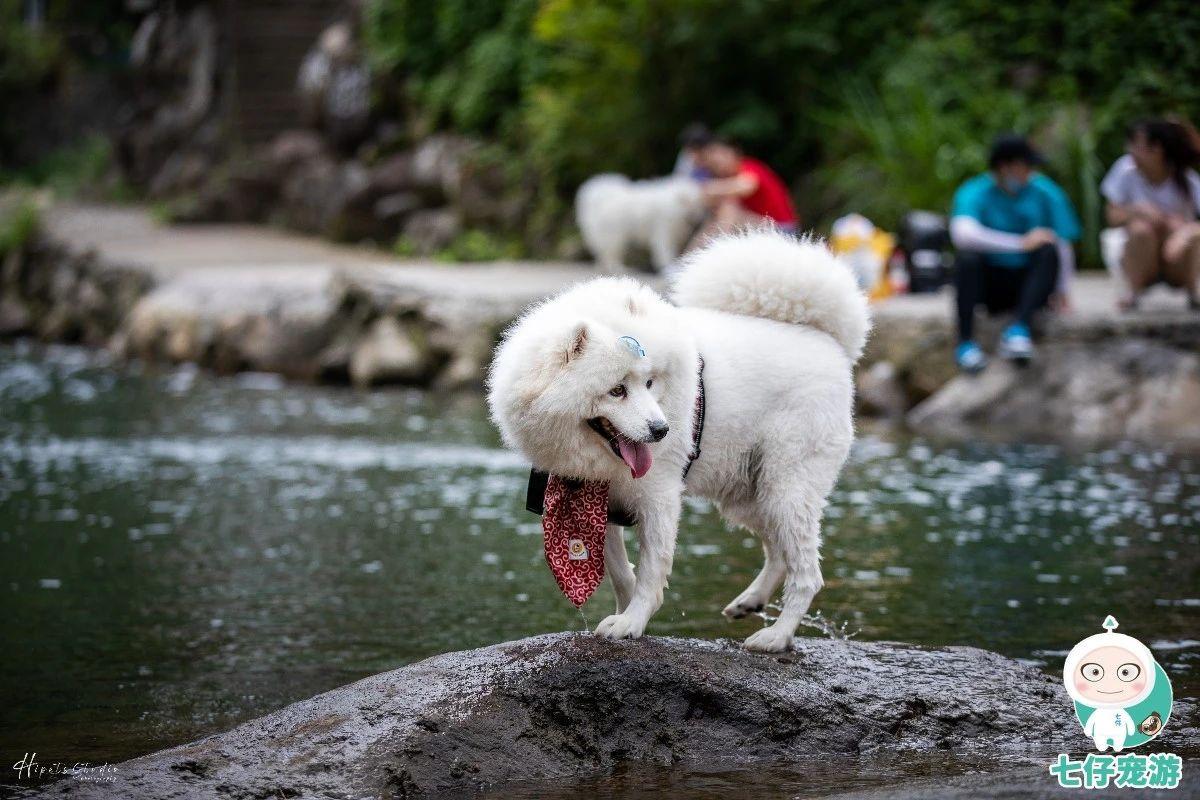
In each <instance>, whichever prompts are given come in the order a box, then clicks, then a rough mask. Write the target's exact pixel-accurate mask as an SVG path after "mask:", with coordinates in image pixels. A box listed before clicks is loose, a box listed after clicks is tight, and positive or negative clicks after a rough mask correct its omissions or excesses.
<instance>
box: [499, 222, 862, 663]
mask: <svg viewBox="0 0 1200 800" xmlns="http://www.w3.org/2000/svg"><path fill="white" fill-rule="evenodd" d="M674 296H675V300H676V302H677V303H678V307H677V306H675V305H671V304H670V303H668V302H666V301H665V300H663V299H662V298H661V297H659V296H658V295H657V294H656V293H655V292H653V291H652V290H651V289H649V288H647V287H645V286H643V285H641V284H639V283H637V282H636V281H634V280H632V279H629V278H598V279H595V280H592V281H589V282H587V283H583V284H580V285H578V286H576V287H574V288H572V289H569V290H568V291H566V292H564V293H563V294H560V295H558V296H557V297H554V298H551V299H550V300H548V301H546V302H544V303H542V304H540V305H538V306H535V307H534V308H532V309H530V310H529V311H528V312H527V313H526V314H525V315H524V316H523V317H522V318H521V319H520V320H519V321H518V322H517V323H516V324H514V325H513V327H512V328H510V329H509V330H508V332H507V333H506V334H505V337H504V339H503V341H502V342H501V344H500V345H499V347H498V348H497V352H496V357H495V360H494V361H493V364H492V371H491V375H490V379H489V384H490V389H489V394H488V403H489V405H490V408H491V412H492V417H493V419H494V420H495V421H496V423H497V425H498V426H499V428H500V430H501V432H502V433H503V435H504V438H505V441H506V442H508V443H509V444H510V445H511V446H513V447H515V448H517V449H518V450H520V451H521V452H522V453H524V454H525V455H526V456H527V457H528V458H529V459H530V460H531V461H532V462H533V464H534V466H536V467H538V468H539V469H542V470H545V471H547V472H550V473H553V474H555V475H559V476H562V477H572V478H578V479H583V480H589V481H604V482H607V483H608V484H609V492H610V493H609V500H610V503H611V504H614V505H617V506H620V507H622V508H623V509H625V510H627V511H629V512H632V514H633V517H634V518H635V519H636V520H637V526H636V531H637V536H638V540H639V542H640V557H639V564H638V569H637V574H636V577H635V574H634V571H633V569H632V567H631V566H630V564H629V561H628V557H627V556H626V552H625V544H624V541H623V539H622V537H621V529H620V528H618V527H616V526H613V525H609V527H608V530H607V534H606V539H605V552H604V556H605V558H604V562H605V571H606V573H607V576H608V577H610V578H611V579H612V581H613V586H614V588H615V590H616V596H617V613H616V614H614V615H612V616H610V617H608V618H607V619H605V620H604V621H602V622H601V623H600V624H599V626H598V627H597V628H596V632H597V633H598V634H600V635H602V636H607V637H611V638H624V637H637V636H640V635H641V634H642V632H643V631H644V630H645V628H646V624H647V622H648V621H649V619H650V617H651V615H652V614H654V613H655V611H657V610H658V608H659V606H660V605H661V604H662V599H663V589H664V588H665V587H666V584H667V578H668V577H669V575H670V573H671V564H672V558H673V554H674V551H675V538H676V533H677V529H678V525H679V516H680V507H681V498H682V495H683V493H684V492H685V491H687V492H690V493H693V494H697V495H700V496H703V497H707V498H710V499H712V500H713V501H715V502H716V504H717V505H718V506H719V508H720V510H721V513H722V515H723V516H724V517H725V518H726V519H727V520H729V521H731V522H734V523H736V524H739V525H742V526H745V527H746V528H749V529H750V530H752V531H754V532H755V533H756V534H757V535H758V536H759V537H760V538H761V539H762V544H763V551H764V554H765V557H766V559H765V563H764V565H763V568H762V571H761V572H760V573H759V574H758V577H756V578H755V579H754V580H753V581H752V582H751V583H750V585H749V586H748V587H747V588H746V590H745V591H744V592H742V593H741V594H740V595H738V596H737V597H736V598H734V599H733V601H732V602H731V603H730V604H729V605H728V606H726V608H725V611H724V613H725V614H726V615H727V616H730V617H740V616H744V615H746V614H748V613H750V612H752V611H756V610H758V609H761V608H762V607H763V606H764V605H766V603H767V602H768V601H770V599H771V597H772V596H773V594H774V593H775V591H776V589H778V587H779V586H780V584H782V585H783V610H782V612H781V613H780V615H779V617H778V619H777V620H776V621H775V622H774V624H772V625H771V626H770V627H767V628H763V629H762V630H760V631H758V632H756V633H754V634H753V635H752V636H750V637H749V638H748V639H747V640H746V647H747V648H749V649H753V650H763V651H779V650H784V649H786V648H788V647H789V646H790V644H791V641H792V636H793V634H794V633H795V630H796V626H797V625H798V624H799V622H800V619H801V617H802V616H803V615H804V613H805V612H806V611H807V610H808V607H809V604H810V603H811V602H812V599H813V596H814V595H815V594H816V593H817V591H818V590H819V589H820V588H821V585H822V578H821V568H820V555H819V547H820V541H821V530H820V524H821V516H822V512H823V509H824V507H825V502H826V498H827V496H828V495H829V492H830V491H831V490H832V488H833V485H834V482H835V480H836V479H837V475H838V472H839V471H840V470H841V467H842V464H843V462H844V461H845V459H846V456H847V453H848V452H849V449H850V444H851V441H852V439H853V438H854V426H853V420H852V408H853V381H852V378H851V372H852V367H853V365H854V363H855V361H857V359H858V357H859V355H860V353H861V351H862V348H863V344H864V342H865V340H866V336H867V332H868V329H869V327H870V321H869V318H868V313H867V304H866V299H865V298H864V296H863V295H862V293H861V292H860V291H859V289H858V287H857V286H856V284H855V280H854V277H853V275H851V274H850V271H849V270H848V269H847V268H846V266H845V265H844V264H842V263H841V262H840V261H838V260H837V259H835V258H834V257H833V256H832V255H831V254H830V253H829V251H828V250H827V249H826V248H825V247H824V246H823V245H821V244H819V243H814V242H808V241H797V240H796V239H794V238H791V237H788V236H785V235H782V234H779V233H774V232H769V231H762V232H754V233H748V234H744V235H739V236H730V237H725V238H721V239H718V240H716V241H714V242H713V243H711V244H710V245H709V246H708V247H706V248H705V249H703V250H701V251H700V252H698V253H696V254H693V255H692V256H690V257H689V258H687V259H686V260H685V263H684V266H683V270H682V272H681V274H680V275H679V278H678V282H677V285H676V287H675V292H674ZM629 338H632V339H634V340H636V342H637V343H638V344H639V345H640V346H639V347H636V348H635V347H631V346H630V345H629ZM701 359H703V360H701ZM701 365H703V372H702V373H701ZM701 374H702V375H703V386H704V398H705V406H704V407H705V414H704V416H703V426H702V431H701V433H702V436H701V437H700V453H699V456H698V457H697V458H696V459H695V460H694V462H691V456H693V455H694V452H693V448H694V435H695V433H696V430H695V429H696V427H697V425H696V421H697V420H696V415H695V409H696V407H697V406H696V398H697V393H698V389H699V384H700V378H701ZM690 462H691V467H690V468H689V469H688V471H687V474H686V477H685V475H684V472H685V467H686V466H687V465H688V464H689V463H690Z"/></svg>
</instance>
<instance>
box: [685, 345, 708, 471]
mask: <svg viewBox="0 0 1200 800" xmlns="http://www.w3.org/2000/svg"><path fill="white" fill-rule="evenodd" d="M703 438H704V357H703V356H701V357H700V380H699V385H698V386H697V387H696V407H695V410H694V411H693V412H692V452H690V453H688V461H687V463H686V464H684V465H683V477H684V478H687V476H688V473H689V472H690V471H691V469H692V464H695V463H696V459H697V458H699V457H700V440H701V439H703Z"/></svg>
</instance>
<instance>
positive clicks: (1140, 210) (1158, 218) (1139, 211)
mask: <svg viewBox="0 0 1200 800" xmlns="http://www.w3.org/2000/svg"><path fill="white" fill-rule="evenodd" d="M1129 210H1130V211H1131V212H1132V213H1133V216H1135V217H1138V218H1140V219H1144V220H1146V221H1147V222H1152V223H1154V224H1155V225H1157V224H1159V223H1161V222H1163V221H1164V220H1165V219H1166V215H1165V214H1163V212H1162V210H1161V209H1159V207H1158V206H1156V205H1154V204H1153V203H1145V202H1142V203H1134V204H1133V205H1132V206H1130V209H1129Z"/></svg>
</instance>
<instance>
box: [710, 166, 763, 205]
mask: <svg viewBox="0 0 1200 800" xmlns="http://www.w3.org/2000/svg"><path fill="white" fill-rule="evenodd" d="M756 191H758V178H757V177H756V176H755V175H753V174H751V173H749V172H739V173H738V174H737V175H734V176H733V177H732V178H714V179H713V180H710V181H708V182H707V183H705V184H704V197H705V199H707V200H724V199H726V198H739V197H749V196H750V195H752V194H754V193H755V192H756Z"/></svg>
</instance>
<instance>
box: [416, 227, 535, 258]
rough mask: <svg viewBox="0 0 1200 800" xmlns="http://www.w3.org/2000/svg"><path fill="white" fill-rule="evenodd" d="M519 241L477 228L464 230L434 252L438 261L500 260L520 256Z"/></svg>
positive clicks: (520, 247)
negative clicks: (447, 244)
mask: <svg viewBox="0 0 1200 800" xmlns="http://www.w3.org/2000/svg"><path fill="white" fill-rule="evenodd" d="M522 253H523V248H522V246H521V242H520V241H518V240H516V239H512V238H503V237H500V236H497V235H495V234H492V233H489V232H487V231H484V230H480V229H478V228H472V229H470V230H467V231H464V232H462V233H461V234H459V235H458V236H457V237H455V239H454V241H452V242H451V243H450V244H449V246H447V247H445V248H444V249H442V250H441V251H440V252H438V253H437V254H436V256H435V257H436V258H437V260H439V261H502V260H512V259H515V258H520V257H521V255H522Z"/></svg>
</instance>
